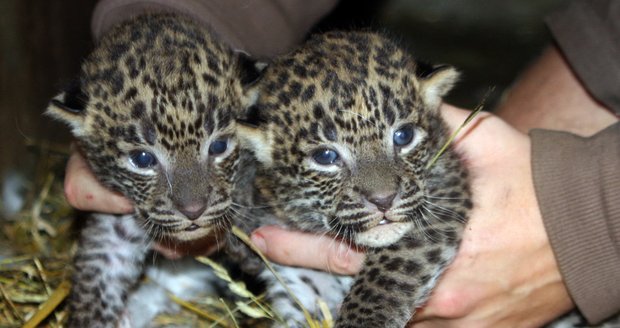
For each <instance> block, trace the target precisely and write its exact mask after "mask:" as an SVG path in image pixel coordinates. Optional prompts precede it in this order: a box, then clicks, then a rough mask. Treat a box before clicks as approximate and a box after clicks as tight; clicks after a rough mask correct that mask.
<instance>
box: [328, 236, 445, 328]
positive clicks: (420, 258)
mask: <svg viewBox="0 0 620 328" xmlns="http://www.w3.org/2000/svg"><path fill="white" fill-rule="evenodd" d="M413 238H414V237H410V238H406V237H405V238H403V239H402V240H400V241H398V242H397V243H395V244H393V245H390V246H388V247H386V248H374V249H368V250H367V254H366V262H365V263H364V267H363V268H362V270H361V271H360V273H359V274H358V275H357V277H356V279H355V283H354V284H353V287H351V290H350V291H349V293H348V294H347V296H346V298H345V300H344V302H343V304H342V307H341V309H340V313H339V315H338V319H337V320H336V324H335V327H336V328H345V327H346V328H349V327H350V328H353V327H355V328H363V327H368V328H370V327H387V328H402V327H405V326H406V324H407V322H408V321H409V319H411V317H412V316H413V314H414V310H415V308H416V307H418V306H421V305H422V304H424V302H425V301H426V299H427V298H428V295H429V294H430V291H431V290H432V288H433V287H434V286H435V283H436V280H437V278H438V277H439V275H441V273H442V272H443V270H444V269H445V266H446V265H447V264H448V263H449V262H450V261H452V258H453V257H454V254H455V253H456V247H454V246H448V245H446V244H442V243H438V242H437V243H430V242H428V241H426V242H425V243H424V244H422V243H420V242H419V241H417V240H416V239H413Z"/></svg>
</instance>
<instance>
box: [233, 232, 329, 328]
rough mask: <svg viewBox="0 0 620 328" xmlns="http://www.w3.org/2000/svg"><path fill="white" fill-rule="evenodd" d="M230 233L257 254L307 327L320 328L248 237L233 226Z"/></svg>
mask: <svg viewBox="0 0 620 328" xmlns="http://www.w3.org/2000/svg"><path fill="white" fill-rule="evenodd" d="M232 233H233V234H234V235H235V236H236V237H237V238H239V239H240V240H241V241H242V242H244V243H245V244H246V245H248V247H250V248H251V249H252V251H254V252H255V253H256V254H258V256H259V257H260V258H261V260H263V262H264V263H265V266H267V268H268V269H269V271H271V273H272V274H273V275H274V277H276V279H277V280H278V282H279V283H280V284H281V285H282V287H284V289H285V290H286V292H287V293H288V295H289V296H290V297H291V299H292V300H293V301H294V302H295V304H297V306H298V307H299V308H300V309H301V310H302V311H303V313H304V317H305V318H306V322H307V323H308V326H309V327H310V328H321V327H322V325H321V324H320V323H319V322H318V321H317V320H315V319H313V318H312V316H311V315H310V312H309V311H308V310H307V309H306V307H304V305H303V304H302V303H301V301H300V300H299V298H297V296H295V294H294V293H293V292H292V291H291V289H290V288H289V287H288V285H287V284H286V282H284V280H283V279H282V277H281V276H280V275H279V274H278V272H277V271H276V270H275V269H274V268H273V266H272V265H271V263H270V262H269V260H267V258H266V257H265V255H263V253H261V251H260V250H259V249H258V248H256V246H254V244H253V243H252V241H251V240H250V237H248V235H246V234H245V232H243V231H241V229H239V228H238V227H235V226H233V227H232Z"/></svg>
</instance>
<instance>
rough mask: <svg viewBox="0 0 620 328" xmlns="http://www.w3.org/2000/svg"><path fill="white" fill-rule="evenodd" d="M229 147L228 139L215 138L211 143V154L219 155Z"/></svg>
mask: <svg viewBox="0 0 620 328" xmlns="http://www.w3.org/2000/svg"><path fill="white" fill-rule="evenodd" d="M226 149H228V140H215V141H213V142H212V143H211V145H209V154H211V155H219V154H222V153H223V152H225V151H226Z"/></svg>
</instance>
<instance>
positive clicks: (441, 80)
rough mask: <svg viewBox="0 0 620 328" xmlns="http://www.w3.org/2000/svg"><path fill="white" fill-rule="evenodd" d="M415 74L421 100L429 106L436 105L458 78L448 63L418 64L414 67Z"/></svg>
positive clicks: (457, 74) (455, 71)
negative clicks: (417, 79) (418, 83)
mask: <svg viewBox="0 0 620 328" xmlns="http://www.w3.org/2000/svg"><path fill="white" fill-rule="evenodd" d="M416 75H417V76H418V77H419V81H420V94H421V95H422V100H423V101H424V102H425V103H426V104H427V105H429V106H438V105H439V103H440V102H441V98H442V97H443V96H445V95H446V94H447V93H448V91H450V90H451V89H452V87H453V86H454V84H455V83H456V81H458V79H459V73H458V72H457V70H456V69H454V67H452V66H449V65H437V66H430V65H426V64H419V65H418V66H417V68H416Z"/></svg>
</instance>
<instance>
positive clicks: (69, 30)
mask: <svg viewBox="0 0 620 328" xmlns="http://www.w3.org/2000/svg"><path fill="white" fill-rule="evenodd" d="M94 4H95V0H62V1H49V0H1V1H0V172H2V171H4V169H5V168H7V167H18V168H21V167H23V166H24V165H29V164H30V163H28V161H29V157H28V156H27V154H26V147H25V143H26V139H31V140H44V139H45V140H50V141H53V142H63V141H66V140H68V135H67V133H66V130H67V129H66V128H64V127H62V126H61V125H60V124H58V123H53V122H50V120H49V119H48V118H46V117H43V116H42V113H43V111H44V110H45V106H46V104H47V102H48V101H49V99H50V98H51V97H52V96H53V95H54V94H55V93H56V92H57V91H58V90H59V88H60V86H61V83H62V82H61V81H68V80H69V79H70V78H72V77H74V76H76V74H77V71H78V69H79V65H80V58H82V57H83V56H84V55H85V54H86V53H87V52H88V50H89V49H90V48H91V38H90V26H89V24H90V15H91V12H92V9H93V7H94Z"/></svg>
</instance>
